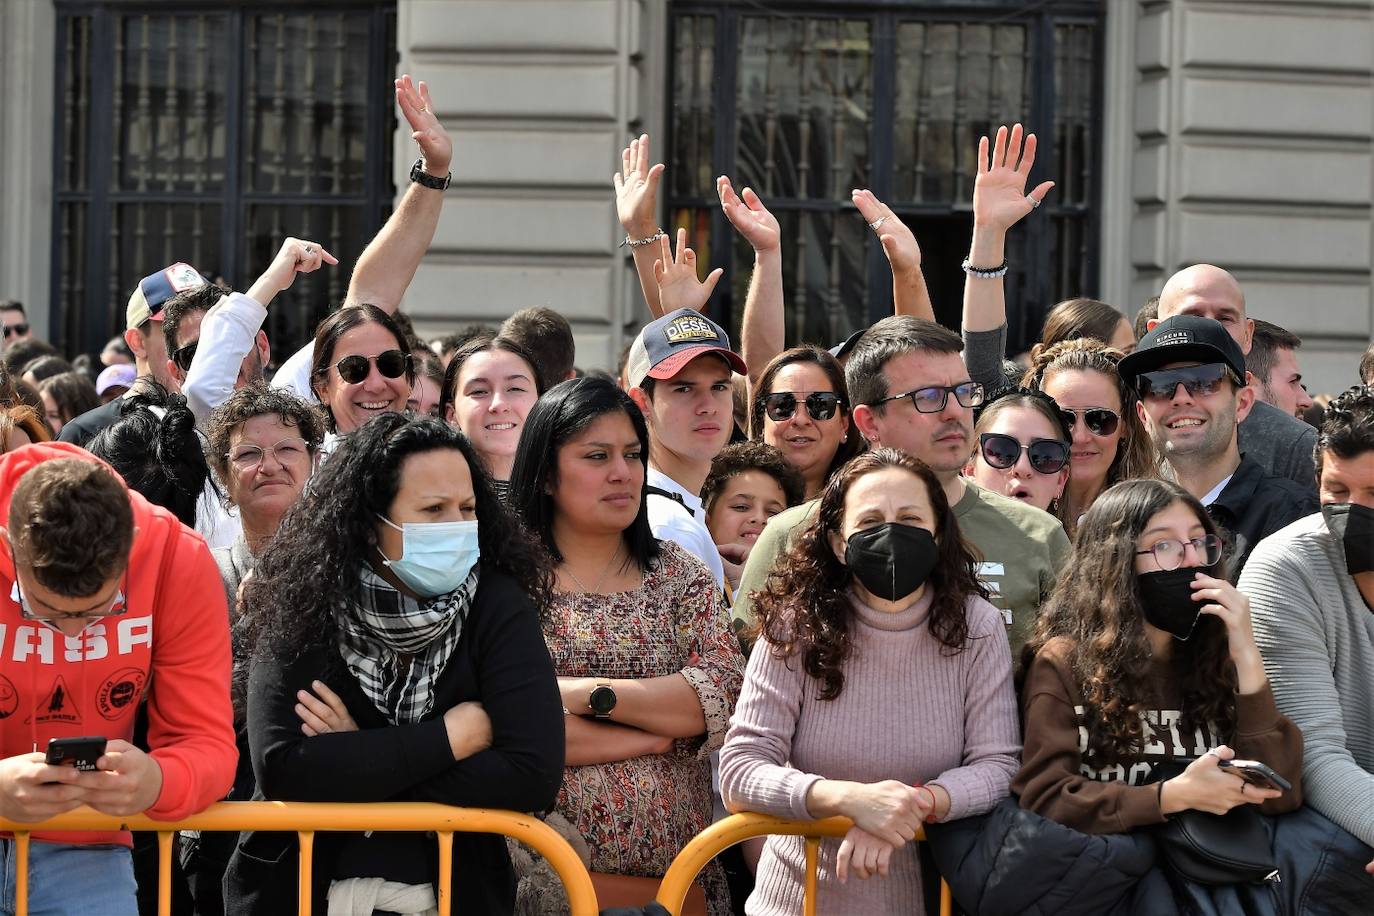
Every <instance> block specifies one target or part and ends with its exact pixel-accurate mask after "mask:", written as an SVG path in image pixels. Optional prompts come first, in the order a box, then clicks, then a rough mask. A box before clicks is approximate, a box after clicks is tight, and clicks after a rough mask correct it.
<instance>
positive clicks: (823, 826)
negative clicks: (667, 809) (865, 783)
mask: <svg viewBox="0 0 1374 916" xmlns="http://www.w3.org/2000/svg"><path fill="white" fill-rule="evenodd" d="M853 826H854V822H853V821H851V820H850V819H849V818H847V817H830V818H826V819H825V820H821V821H789V820H785V819H783V818H780V817H769V816H768V815H766V814H732V815H731V816H730V817H727V818H725V819H723V820H719V821H716V822H715V823H714V824H712V825H711V826H710V827H707V828H706V829H705V830H703V831H702V832H701V833H699V834H697V835H696V836H695V837H693V838H692V841H691V842H690V843H688V844H687V845H686V846H684V847H683V849H682V851H681V852H680V853H678V854H677V858H675V859H673V864H672V865H670V866H669V867H668V873H667V874H666V875H664V876H663V883H662V884H660V885H659V887H658V902H659V904H661V905H662V906H663V907H664V909H666V910H667V911H668V912H670V913H672V914H673V916H678V914H679V913H680V912H681V911H682V902H683V901H684V900H685V899H686V898H687V890H688V888H690V887H691V885H692V882H693V881H695V880H696V877H697V874H698V873H699V872H700V871H701V870H702V869H703V868H705V867H706V863H707V862H710V861H711V860H712V859H714V858H715V857H716V856H717V855H719V854H720V853H721V852H722V851H724V850H726V849H729V848H730V847H731V846H734V845H735V844H736V843H740V842H743V841H744V840H747V839H750V838H751V837H756V836H768V835H770V834H781V835H785V836H800V837H805V839H806V896H805V898H804V902H803V903H802V914H803V916H816V883H817V877H816V873H817V870H818V869H819V868H820V851H821V840H822V839H823V838H826V837H830V838H834V839H840V838H842V837H843V836H844V835H845V834H846V833H848V832H849V828H850V827H853ZM924 839H925V832H924V831H922V832H921V833H918V834H917V835H916V840H917V842H920V841H922V840H924ZM953 912H954V898H953V896H952V895H951V894H950V890H949V885H948V884H946V883H945V882H943V881H941V882H940V916H951V914H952V913H953Z"/></svg>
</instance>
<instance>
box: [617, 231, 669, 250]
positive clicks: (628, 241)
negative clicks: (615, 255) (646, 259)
mask: <svg viewBox="0 0 1374 916" xmlns="http://www.w3.org/2000/svg"><path fill="white" fill-rule="evenodd" d="M667 237H668V233H666V232H664V231H663V230H662V229H660V230H658V231H657V232H655V233H654V234H653V235H651V236H649V237H648V238H643V239H632V238H630V237H629V236H628V235H627V236H625V241H623V242H621V243H620V247H621V248H624V247H625V246H626V245H629V246H630V247H631V248H643V247H644V246H645V245H650V244H653V243H654V242H657V241H658V240H659V239H664V238H667Z"/></svg>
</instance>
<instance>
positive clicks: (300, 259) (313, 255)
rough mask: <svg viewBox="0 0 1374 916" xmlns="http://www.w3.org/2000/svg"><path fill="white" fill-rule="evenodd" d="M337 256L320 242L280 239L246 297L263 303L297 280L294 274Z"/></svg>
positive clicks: (315, 266) (319, 265)
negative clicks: (279, 243) (274, 255)
mask: <svg viewBox="0 0 1374 916" xmlns="http://www.w3.org/2000/svg"><path fill="white" fill-rule="evenodd" d="M338 263H339V259H338V258H336V257H334V256H333V255H332V254H330V253H329V252H327V251H325V250H324V248H323V247H321V245H320V243H319V242H311V241H308V240H306V239H297V238H288V239H287V240H286V241H284V242H282V244H281V248H280V249H279V250H278V251H277V256H276V257H275V258H273V259H272V263H271V264H269V265H268V266H267V269H266V270H265V271H263V272H262V276H260V277H258V279H257V282H255V283H254V284H253V285H252V286H251V287H250V288H249V290H248V297H249V298H250V299H252V300H254V301H255V302H260V303H262V304H263V305H266V304H267V303H269V302H271V301H272V297H274V296H276V295H277V293H279V292H281V291H282V290H284V289H288V288H289V287H290V286H291V284H292V283H294V282H296V276H297V274H308V273H313V272H315V271H317V270H319V269H320V268H321V267H323V266H324V265H325V264H338Z"/></svg>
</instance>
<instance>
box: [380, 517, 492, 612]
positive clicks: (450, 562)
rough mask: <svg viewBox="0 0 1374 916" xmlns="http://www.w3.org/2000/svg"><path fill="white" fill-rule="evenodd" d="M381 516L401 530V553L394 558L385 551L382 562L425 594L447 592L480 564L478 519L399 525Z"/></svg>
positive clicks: (415, 591) (430, 596)
mask: <svg viewBox="0 0 1374 916" xmlns="http://www.w3.org/2000/svg"><path fill="white" fill-rule="evenodd" d="M377 517H378V518H380V519H381V520H382V521H384V522H386V523H387V524H388V525H390V526H391V527H392V528H395V529H396V530H397V531H399V532H401V556H400V557H399V558H398V559H395V560H393V559H391V558H390V557H388V556H387V555H386V554H384V553H383V554H382V562H384V563H385V564H386V565H387V567H388V568H389V569H390V570H391V571H392V572H394V573H395V574H396V578H398V579H400V580H401V582H403V583H404V584H405V585H406V587H407V588H409V589H410V590H411V591H413V592H414V593H415V594H417V595H420V596H421V597H425V598H433V597H435V596H436V595H447V594H448V593H449V592H451V591H453V590H454V589H456V588H457V587H458V586H460V585H462V584H463V582H464V580H466V579H467V577H468V573H470V572H472V567H473V566H475V565H476V564H477V558H478V556H479V555H480V552H479V550H478V547H477V522H476V520H473V521H470V522H406V523H405V524H404V525H398V524H396V523H395V522H393V521H392V520H391V519H389V518H387V517H386V516H384V515H379V516H377ZM377 552H378V553H381V548H378V550H377Z"/></svg>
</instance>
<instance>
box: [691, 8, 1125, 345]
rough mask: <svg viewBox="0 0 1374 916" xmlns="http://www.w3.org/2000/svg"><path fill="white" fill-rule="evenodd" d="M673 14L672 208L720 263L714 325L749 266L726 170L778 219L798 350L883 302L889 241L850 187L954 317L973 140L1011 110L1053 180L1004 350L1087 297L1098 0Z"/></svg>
mask: <svg viewBox="0 0 1374 916" xmlns="http://www.w3.org/2000/svg"><path fill="white" fill-rule="evenodd" d="M671 9H672V22H671V26H672V27H671V34H670V39H669V40H670V45H671V53H672V64H671V67H670V71H671V72H670V79H671V86H670V92H669V97H670V99H671V103H672V111H671V113H670V115H669V118H668V131H669V137H668V144H667V147H666V148H667V149H668V150H669V151H670V153H669V156H670V159H669V161H668V173H667V175H666V176H665V179H666V184H667V189H666V197H667V206H668V212H669V214H670V219H671V221H672V223H673V225H674V226H675V227H677V226H682V227H686V228H687V229H688V231H689V234H690V236H691V238H692V244H693V245H694V246H696V247H697V248H698V256H699V259H700V260H702V261H703V262H705V263H707V264H709V265H710V267H711V268H715V267H723V268H725V270H726V277H725V282H723V283H721V284H720V285H719V286H718V287H717V292H716V294H715V296H714V301H713V302H712V304H711V306H710V307H711V309H712V310H713V311H714V312H715V313H716V315H717V317H718V318H722V319H725V320H728V321H729V322H730V324H731V326H733V327H735V328H736V329H737V328H738V326H739V319H740V311H741V310H742V308H743V304H744V294H745V291H746V289H747V286H748V280H749V274H750V271H751V270H752V264H753V256H752V252H751V251H750V249H749V247H748V245H747V243H745V242H744V241H743V240H742V239H740V238H739V237H738V236H735V235H734V234H733V233H732V232H731V230H730V227H729V224H728V223H727V222H726V220H725V217H724V215H723V214H722V213H721V212H720V207H719V205H718V203H717V201H716V199H715V193H714V188H715V176H717V175H721V174H726V175H729V176H731V178H732V180H734V181H735V185H736V188H737V189H739V188H740V187H742V186H746V185H747V186H750V187H753V188H754V189H755V190H756V191H758V193H759V194H760V196H761V197H763V199H764V202H765V203H766V204H767V205H768V207H769V208H770V209H771V210H772V211H773V213H774V214H775V215H776V216H777V217H778V219H779V222H780V223H781V225H782V231H783V239H784V242H783V254H784V292H785V296H786V301H787V308H788V323H787V333H788V340H789V343H795V342H798V341H803V340H805V341H814V342H820V343H826V344H829V343H833V342H836V341H839V340H842V339H843V338H844V337H845V335H847V334H848V333H849V332H850V331H851V330H853V329H854V328H857V327H862V326H865V325H867V324H869V323H871V322H872V321H874V320H876V319H878V318H880V317H882V316H883V315H884V314H890V311H891V307H892V292H891V279H890V274H889V273H888V269H887V264H886V261H885V259H884V258H883V253H882V249H881V246H880V245H879V244H878V241H877V238H876V236H875V235H874V234H873V233H872V232H870V231H869V230H868V229H867V227H866V226H865V225H864V223H863V220H862V218H861V217H859V215H858V213H857V211H856V210H854V208H853V206H852V204H851V203H850V191H851V190H852V189H854V188H860V187H868V188H872V189H873V191H874V193H875V194H877V195H878V197H879V198H881V199H883V200H884V201H886V202H887V203H888V204H889V205H890V206H892V208H893V209H894V210H895V211H896V212H897V213H898V214H899V215H900V216H901V218H902V219H903V221H905V222H906V223H907V225H909V226H911V227H912V229H913V230H914V231H915V233H916V237H917V241H918V242H919V243H920V245H921V251H922V266H923V269H924V272H925V275H926V280H927V283H928V285H929V287H930V292H931V298H932V300H933V303H934V305H935V311H936V316H937V317H938V318H939V319H940V320H941V321H942V322H944V323H946V324H948V325H950V326H954V327H957V326H958V322H959V313H960V308H961V302H962V294H963V272H962V271H961V270H960V268H959V263H960V261H961V260H962V259H963V257H964V255H965V254H967V252H968V244H969V238H970V235H971V232H972V196H973V173H974V157H975V152H976V149H977V141H978V137H979V136H980V135H982V134H985V133H990V131H991V130H994V129H995V128H996V125H998V124H1003V123H1005V124H1011V123H1013V122H1016V121H1020V122H1022V123H1024V124H1025V125H1027V128H1028V129H1029V130H1033V131H1035V132H1036V134H1037V135H1038V137H1039V140H1040V150H1039V153H1038V155H1037V159H1036V167H1035V172H1034V173H1033V175H1032V181H1033V182H1036V181H1040V180H1043V179H1044V178H1046V177H1049V178H1052V179H1053V180H1054V181H1056V182H1057V185H1056V188H1055V190H1054V191H1053V192H1051V196H1050V198H1049V199H1048V201H1047V202H1046V204H1045V206H1043V207H1042V208H1041V209H1040V210H1039V211H1037V212H1036V213H1035V214H1033V215H1032V216H1031V217H1030V218H1028V219H1027V220H1025V221H1023V223H1022V224H1021V225H1018V227H1017V228H1016V229H1015V230H1014V231H1013V233H1012V236H1011V238H1010V239H1009V241H1008V258H1009V259H1010V260H1011V262H1012V273H1011V274H1010V275H1009V277H1008V282H1007V300H1008V301H1007V308H1008V316H1009V324H1010V341H1009V346H1010V347H1011V348H1013V350H1012V352H1017V351H1018V350H1020V349H1024V348H1025V347H1026V346H1028V345H1029V343H1030V342H1032V341H1033V340H1034V339H1035V338H1036V337H1038V335H1039V331H1040V325H1041V323H1042V321H1043V317H1044V313H1045V312H1046V311H1047V310H1048V308H1049V306H1050V305H1052V304H1053V303H1054V302H1056V301H1058V300H1059V299H1063V298H1068V297H1070V296H1078V295H1092V294H1094V293H1095V291H1096V288H1097V243H1096V237H1097V206H1098V194H1099V191H1098V187H1099V174H1100V146H1101V141H1100V136H1101V134H1100V130H1099V129H1098V125H1099V124H1100V118H1099V116H1098V113H1099V111H1100V107H1101V104H1102V101H1101V90H1100V87H1101V84H1102V79H1101V77H1102V66H1101V54H1102V52H1101V36H1102V24H1103V16H1104V5H1103V4H1102V3H1101V2H1084V0H1072V2H1066V0H1048V2H1040V3H1033V4H1028V3H1013V2H1000V0H981V2H961V3H957V4H955V3H948V2H945V3H940V2H925V3H922V2H900V3H898V2H884V0H869V2H854V3H841V2H833V0H832V2H808V0H787V2H765V0H760V2H750V3H737V2H727V0H682V2H677V3H673V4H672V5H671ZM1032 186H1033V185H1032ZM727 238H728V239H731V241H730V243H729V244H728V245H721V244H719V240H723V239H727ZM713 240H715V241H717V244H715V245H713V244H712V241H713Z"/></svg>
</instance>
